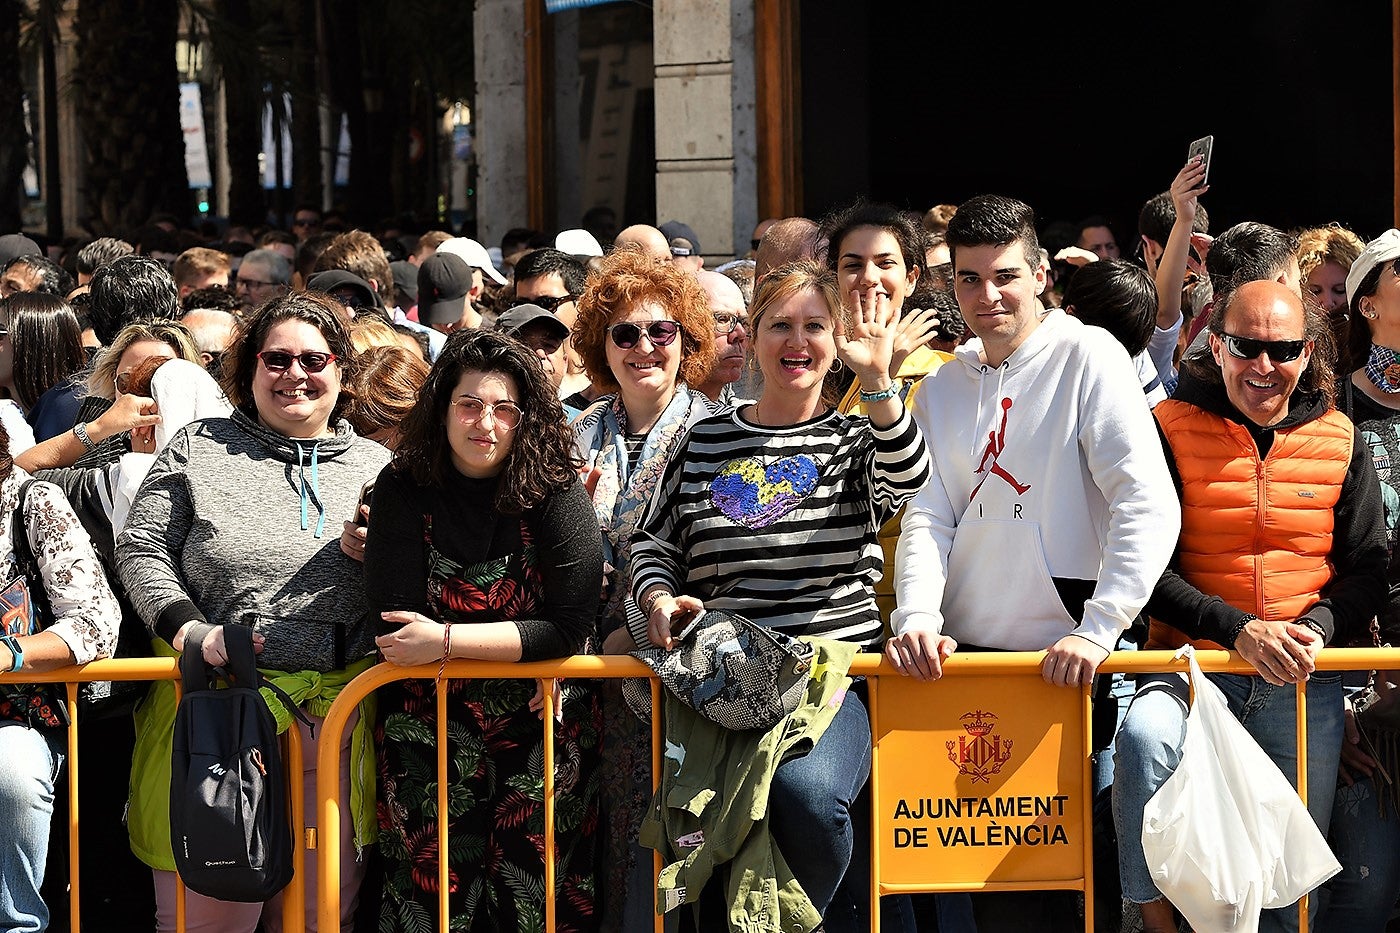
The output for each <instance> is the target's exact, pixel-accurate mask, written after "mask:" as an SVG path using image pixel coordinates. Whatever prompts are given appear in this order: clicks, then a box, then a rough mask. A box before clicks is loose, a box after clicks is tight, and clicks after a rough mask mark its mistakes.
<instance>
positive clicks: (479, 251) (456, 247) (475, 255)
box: [437, 236, 506, 285]
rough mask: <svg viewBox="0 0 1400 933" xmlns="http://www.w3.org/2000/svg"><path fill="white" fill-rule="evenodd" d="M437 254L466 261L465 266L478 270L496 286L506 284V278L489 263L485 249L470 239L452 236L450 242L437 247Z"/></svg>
mask: <svg viewBox="0 0 1400 933" xmlns="http://www.w3.org/2000/svg"><path fill="white" fill-rule="evenodd" d="M437 251H438V252H439V253H447V254H449V255H451V256H460V257H461V258H463V259H465V260H466V261H467V265H469V266H474V267H476V268H477V269H480V270H481V271H482V272H484V273H486V274H487V275H488V276H490V277H491V281H493V282H495V283H496V284H497V285H504V284H506V277H505V276H504V275H501V272H500V270H499V269H497V268H496V266H495V264H493V263H492V262H491V257H490V255H488V254H487V252H486V247H484V246H482V245H481V244H480V243H478V242H477V241H476V240H473V239H471V238H470V237H464V236H454V237H453V238H452V239H450V240H443V241H442V243H441V244H440V245H439V246H438V248H437Z"/></svg>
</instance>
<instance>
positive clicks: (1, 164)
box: [0, 0, 29, 233]
mask: <svg viewBox="0 0 1400 933" xmlns="http://www.w3.org/2000/svg"><path fill="white" fill-rule="evenodd" d="M19 24H20V2H19V0H0V232H4V233H13V232H14V231H16V230H18V229H19V228H20V207H19V185H20V176H21V175H22V174H23V173H24V165H25V160H26V159H27V157H28V146H29V134H28V132H27V131H26V129H25V125H24V104H23V100H24V86H23V84H22V83H21V82H20V52H19Z"/></svg>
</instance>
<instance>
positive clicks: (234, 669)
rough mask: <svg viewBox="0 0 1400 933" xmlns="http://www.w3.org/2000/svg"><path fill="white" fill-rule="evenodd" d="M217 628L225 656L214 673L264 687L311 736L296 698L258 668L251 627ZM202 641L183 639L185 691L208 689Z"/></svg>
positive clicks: (230, 680) (311, 725) (243, 684)
mask: <svg viewBox="0 0 1400 933" xmlns="http://www.w3.org/2000/svg"><path fill="white" fill-rule="evenodd" d="M220 628H222V629H223V630H224V651H225V653H227V655H228V660H227V661H226V662H225V663H224V664H223V665H222V666H219V667H215V668H213V675H214V677H215V678H218V679H221V680H223V681H225V682H227V683H231V684H237V685H238V686H240V687H247V688H248V689H250V690H258V689H260V688H262V687H266V688H267V689H268V690H270V691H272V693H273V695H274V696H276V697H277V699H279V700H281V701H282V705H283V706H285V707H286V708H287V711H288V712H290V713H291V714H292V715H293V716H295V717H296V718H297V719H298V720H299V721H300V722H301V723H302V724H303V725H304V726H306V728H307V729H308V730H309V731H310V732H311V735H312V737H313V738H314V737H315V735H316V726H315V724H314V723H312V722H311V720H310V719H308V718H307V716H306V714H305V713H304V712H302V710H301V707H300V706H298V705H297V703H296V701H294V700H293V699H292V698H291V697H290V696H288V695H287V691H285V690H283V689H282V688H281V687H279V686H277V685H276V684H274V683H272V682H271V681H270V680H268V679H267V678H266V677H264V676H263V675H262V672H261V671H259V670H258V664H257V654H256V652H254V651H253V629H252V628H251V627H250V626H247V625H238V624H234V623H230V624H226V625H223V626H220ZM191 634H193V633H191ZM203 641H204V639H203V638H198V639H196V638H186V639H185V650H184V653H183V654H182V655H181V656H180V674H181V676H182V677H183V678H184V685H185V692H186V693H188V692H190V691H191V690H207V689H209V681H210V679H211V678H210V676H209V673H210V668H209V665H207V664H206V663H205V661H204V651H203Z"/></svg>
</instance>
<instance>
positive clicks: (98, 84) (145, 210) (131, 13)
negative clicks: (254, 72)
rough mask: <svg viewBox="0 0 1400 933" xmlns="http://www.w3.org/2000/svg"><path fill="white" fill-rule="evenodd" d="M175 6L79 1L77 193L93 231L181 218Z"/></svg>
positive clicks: (184, 200)
mask: <svg viewBox="0 0 1400 933" xmlns="http://www.w3.org/2000/svg"><path fill="white" fill-rule="evenodd" d="M178 27H179V10H178V8H177V0H124V2H122V3H113V2H111V0H82V2H81V3H80V5H79V7H78V16H77V20H76V23H75V28H74V31H75V32H76V33H77V39H78V64H77V69H76V75H75V84H76V90H77V93H78V96H77V110H78V125H79V128H80V132H81V134H82V139H83V147H84V150H85V153H84V154H85V171H86V177H85V179H84V184H83V193H84V196H85V200H86V203H87V206H88V211H89V214H90V219H89V226H90V227H91V228H92V229H93V232H96V233H103V234H105V233H112V232H119V231H126V230H131V229H135V228H137V227H139V226H140V225H141V224H143V223H145V222H146V220H147V219H148V218H149V217H150V216H151V214H152V213H155V212H157V211H165V212H169V213H172V214H174V215H176V216H177V217H181V218H183V217H187V216H189V214H190V206H191V199H190V192H189V183H188V180H187V176H186V175H185V145H184V135H183V133H182V132H181V130H180V90H179V73H178V71H177V70H176V66H175V39H176V35H177V31H178Z"/></svg>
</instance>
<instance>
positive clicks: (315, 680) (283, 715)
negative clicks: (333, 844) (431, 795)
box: [258, 657, 379, 852]
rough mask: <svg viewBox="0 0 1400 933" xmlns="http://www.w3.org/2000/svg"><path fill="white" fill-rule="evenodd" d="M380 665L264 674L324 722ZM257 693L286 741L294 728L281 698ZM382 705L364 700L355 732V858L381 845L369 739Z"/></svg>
mask: <svg viewBox="0 0 1400 933" xmlns="http://www.w3.org/2000/svg"><path fill="white" fill-rule="evenodd" d="M376 660H377V659H376V658H372V657H371V658H362V659H361V660H359V661H356V662H355V663H354V664H351V665H350V666H349V667H347V668H346V669H345V670H343V671H328V672H326V673H319V672H317V671H296V672H295V673H288V672H286V671H262V675H263V676H264V677H266V678H267V680H268V682H269V683H271V684H274V685H275V686H277V687H279V688H280V689H282V690H283V691H285V692H286V694H287V695H288V696H289V697H291V698H292V702H294V703H296V704H297V705H298V706H300V707H301V708H302V709H304V710H306V711H307V712H308V713H310V714H311V715H313V716H319V717H321V718H323V719H324V718H325V715H326V714H327V713H329V712H330V711H331V704H332V703H334V702H335V698H336V697H338V696H340V691H341V690H342V689H344V687H345V685H346V684H348V683H350V681H352V680H354V679H355V678H356V677H357V676H359V675H360V674H362V673H364V672H365V671H367V670H369V669H370V668H371V667H373V666H374V664H375V661H376ZM258 692H259V693H261V694H262V697H263V699H264V700H266V701H267V708H268V709H269V710H271V711H272V718H273V719H275V720H277V733H278V734H279V735H281V734H282V733H283V732H286V731H287V730H288V729H289V728H291V725H292V723H293V722H294V718H293V716H292V713H291V711H290V710H288V709H287V707H286V706H284V705H283V704H282V700H281V698H280V697H278V696H277V694H275V693H273V692H272V691H271V690H269V689H267V688H266V687H263V688H261V689H260V690H259V691H258ZM377 705H378V704H377V703H376V697H375V695H374V694H373V693H371V694H370V695H369V696H367V697H365V698H364V699H363V700H361V701H360V705H359V707H358V708H359V711H360V718H359V719H357V720H356V721H355V726H354V728H353V729H351V730H350V821H351V823H352V825H353V826H354V829H355V851H356V852H360V851H362V850H363V849H364V847H365V846H367V845H373V844H374V843H375V842H376V841H378V839H379V821H378V819H377V818H376V815H375V809H376V803H377V801H376V797H375V779H376V774H375V760H374V744H373V742H372V741H371V737H370V729H371V727H372V726H373V724H374V716H375V710H376V707H377ZM315 806H316V803H315V802H314V801H307V807H309V808H313V809H314V808H315ZM318 816H319V815H318V814H313V819H317V821H318V822H319V819H318Z"/></svg>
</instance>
